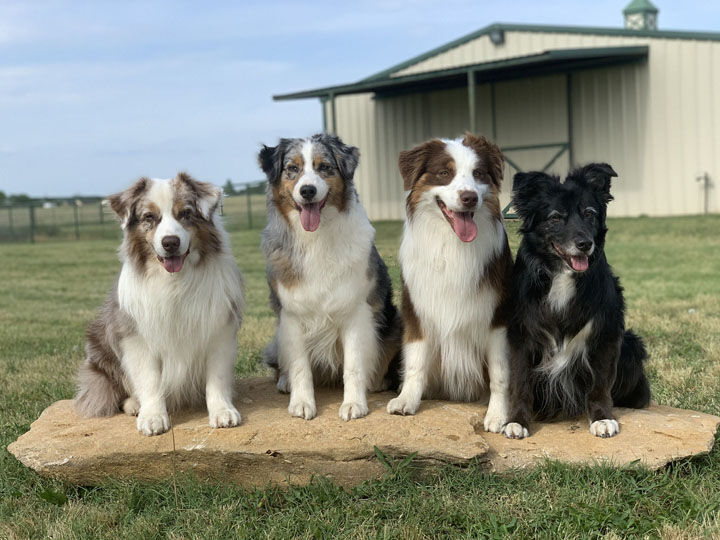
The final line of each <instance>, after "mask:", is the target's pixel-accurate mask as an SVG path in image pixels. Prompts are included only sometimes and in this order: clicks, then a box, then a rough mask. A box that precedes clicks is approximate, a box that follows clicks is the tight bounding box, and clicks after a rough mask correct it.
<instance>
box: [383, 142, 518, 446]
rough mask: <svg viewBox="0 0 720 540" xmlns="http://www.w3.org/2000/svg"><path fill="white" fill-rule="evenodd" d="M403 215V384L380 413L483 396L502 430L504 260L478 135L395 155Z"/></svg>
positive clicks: (490, 147)
mask: <svg viewBox="0 0 720 540" xmlns="http://www.w3.org/2000/svg"><path fill="white" fill-rule="evenodd" d="M399 166H400V172H401V174H402V177H403V180H404V185H405V190H406V191H408V195H407V201H406V202H407V204H406V206H407V218H406V220H405V230H404V233H403V239H402V244H401V246H400V266H401V270H402V279H403V303H402V316H403V323H404V328H405V329H404V336H403V357H404V359H403V363H404V369H403V380H402V390H401V392H400V395H399V396H398V397H396V398H395V399H393V400H391V401H390V402H389V403H388V406H387V410H388V412H389V413H398V414H415V412H416V411H417V410H418V407H419V406H420V400H421V399H422V398H443V399H451V400H457V401H475V400H480V399H487V395H488V385H487V380H486V379H487V378H488V376H489V383H490V384H489V391H490V392H489V393H490V399H489V404H488V411H487V414H486V416H485V422H484V425H485V429H486V430H488V431H492V432H495V433H499V432H505V431H506V430H507V429H510V430H513V429H518V430H520V431H521V432H520V433H516V432H515V431H509V432H506V433H505V434H506V435H508V436H523V435H524V434H525V433H523V432H522V430H523V428H522V427H521V426H519V425H515V426H510V428H507V426H506V424H507V415H508V412H509V411H508V397H509V396H508V376H509V364H508V343H507V335H506V324H507V320H506V314H507V307H506V301H507V297H508V295H509V287H510V280H511V276H512V255H511V253H510V248H509V246H508V239H507V234H506V232H505V226H504V224H503V218H502V213H501V211H500V202H499V200H498V193H499V191H500V184H501V182H502V174H503V172H502V169H503V156H502V153H501V152H500V149H499V148H498V147H497V146H496V145H495V144H493V143H491V142H489V141H488V140H486V139H485V138H484V137H479V136H476V135H472V134H470V133H468V134H466V135H465V137H464V138H461V139H455V140H447V139H433V140H430V141H428V142H425V143H423V144H421V145H419V146H417V147H415V148H413V149H412V150H408V151H405V152H401V153H400V158H399Z"/></svg>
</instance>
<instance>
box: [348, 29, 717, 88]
mask: <svg viewBox="0 0 720 540" xmlns="http://www.w3.org/2000/svg"><path fill="white" fill-rule="evenodd" d="M493 30H504V31H506V32H538V33H553V34H586V35H587V34H589V35H600V36H631V37H647V38H656V39H657V38H662V39H694V40H702V41H720V32H683V31H675V30H632V29H629V28H603V27H592V26H545V25H537V24H507V23H495V24H491V25H490V26H486V27H485V28H482V29H480V30H476V31H475V32H472V33H470V34H467V35H465V36H463V37H461V38H458V39H456V40H454V41H451V42H449V43H446V44H445V45H441V46H440V47H437V48H435V49H432V50H430V51H427V52H425V53H423V54H420V55H418V56H415V57H413V58H410V59H409V60H406V61H404V62H401V63H399V64H396V65H394V66H392V67H389V68H387V69H384V70H383V71H380V72H378V73H375V74H374V75H370V76H369V77H366V78H364V79H362V81H370V80H375V79H383V78H385V77H387V76H389V75H390V74H392V73H395V72H396V71H400V70H402V69H405V68H408V67H410V66H412V65H414V64H417V63H419V62H422V61H423V60H427V59H428V58H432V57H433V56H437V55H438V54H441V53H444V52H447V51H449V50H451V49H454V48H455V47H459V46H460V45H464V44H465V43H468V42H469V41H472V40H474V39H477V38H479V37H482V36H485V35H488V34H490V32H492V31H493Z"/></svg>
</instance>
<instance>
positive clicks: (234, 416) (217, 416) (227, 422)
mask: <svg viewBox="0 0 720 540" xmlns="http://www.w3.org/2000/svg"><path fill="white" fill-rule="evenodd" d="M209 419H210V427H214V428H227V427H234V426H238V425H240V421H241V420H242V417H241V416H240V413H239V412H238V410H237V409H236V408H235V407H233V406H232V405H230V406H229V407H223V408H222V409H216V410H214V411H210V415H209Z"/></svg>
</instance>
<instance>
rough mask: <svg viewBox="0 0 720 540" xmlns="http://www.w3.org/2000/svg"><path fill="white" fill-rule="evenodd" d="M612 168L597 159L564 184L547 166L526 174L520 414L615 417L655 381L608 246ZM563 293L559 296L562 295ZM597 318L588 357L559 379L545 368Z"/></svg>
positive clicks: (519, 183)
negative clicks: (616, 409) (565, 286)
mask: <svg viewBox="0 0 720 540" xmlns="http://www.w3.org/2000/svg"><path fill="white" fill-rule="evenodd" d="M614 176H617V175H616V174H615V171H613V169H612V167H610V166H609V165H607V164H604V163H593V164H590V165H587V166H585V167H582V168H579V169H576V170H574V171H572V172H571V173H570V174H569V175H568V177H567V178H566V180H565V182H564V183H561V182H560V179H559V178H558V177H551V176H549V175H547V174H545V173H541V172H530V173H518V174H516V175H515V178H514V183H513V206H514V207H515V210H516V212H517V213H518V215H519V217H520V219H521V220H522V226H521V229H520V232H521V234H522V241H521V244H520V248H519V249H518V253H517V257H516V262H515V266H514V269H513V285H512V293H511V294H512V298H511V305H512V306H513V307H512V309H513V313H512V316H511V321H510V325H509V327H508V338H509V342H510V347H511V351H512V354H511V375H512V376H511V385H512V389H511V411H510V417H509V421H510V422H517V423H519V424H521V425H522V426H524V427H528V424H529V422H530V418H531V416H532V412H533V411H534V413H535V416H536V417H538V418H552V417H555V416H559V415H563V416H577V415H579V414H583V413H587V414H588V415H589V417H590V422H591V423H592V422H594V421H596V420H603V419H608V420H612V419H614V416H613V413H612V407H613V406H623V407H635V408H641V407H645V406H646V405H647V404H648V403H649V401H650V388H649V385H648V381H647V378H646V377H645V373H644V371H643V361H644V360H645V359H646V357H647V354H646V352H645V347H644V345H643V342H642V340H641V339H640V338H639V337H638V336H636V335H635V334H633V333H632V332H631V331H626V330H625V303H624V300H623V294H622V287H621V286H620V283H619V281H618V279H617V278H616V277H615V276H614V275H613V273H612V269H611V267H610V266H609V264H608V262H607V260H606V258H605V252H604V245H605V234H606V232H607V227H606V225H605V220H606V210H607V204H608V202H609V201H611V200H612V196H611V195H610V185H611V179H612V177H614ZM562 274H567V278H561V279H569V280H571V282H568V283H570V286H569V289H570V290H572V291H574V293H572V294H569V295H567V296H566V298H567V301H566V302H558V301H556V302H555V304H553V302H552V301H551V297H550V291H551V288H552V286H553V280H554V279H555V278H556V277H557V276H561V275H562ZM556 298H557V297H556ZM590 320H592V329H591V331H590V332H589V333H588V334H587V339H586V340H585V344H586V345H585V347H584V351H585V354H584V356H583V355H582V354H576V355H575V357H574V358H573V359H572V360H571V361H569V362H567V364H566V365H565V368H564V369H563V370H562V371H560V372H559V374H557V373H556V376H555V377H551V376H550V375H549V374H548V372H547V371H546V370H544V369H542V367H541V366H545V367H547V366H549V365H551V364H550V362H549V361H548V360H549V359H551V358H552V357H553V356H554V355H555V352H556V348H562V345H563V343H564V342H566V340H570V339H572V338H573V337H574V336H576V335H577V334H578V332H580V331H581V330H582V329H583V328H584V327H585V326H586V324H587V323H588V322H589V321H590Z"/></svg>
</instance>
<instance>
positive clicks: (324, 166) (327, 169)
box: [318, 163, 330, 173]
mask: <svg viewBox="0 0 720 540" xmlns="http://www.w3.org/2000/svg"><path fill="white" fill-rule="evenodd" d="M318 172H321V173H326V172H330V165H328V164H327V163H321V164H320V165H318Z"/></svg>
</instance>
